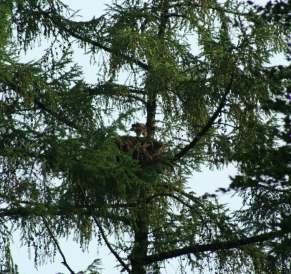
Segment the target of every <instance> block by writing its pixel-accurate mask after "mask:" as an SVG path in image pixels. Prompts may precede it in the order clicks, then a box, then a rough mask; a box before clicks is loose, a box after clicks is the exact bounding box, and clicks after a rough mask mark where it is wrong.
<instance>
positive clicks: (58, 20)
mask: <svg viewBox="0 0 291 274" xmlns="http://www.w3.org/2000/svg"><path fill="white" fill-rule="evenodd" d="M34 13H36V14H37V15H41V16H43V17H44V18H46V19H48V20H50V21H51V22H52V23H53V24H54V25H55V27H56V28H57V29H59V30H60V31H62V32H65V33H67V34H69V35H70V36H72V37H74V38H76V39H78V40H80V41H82V42H84V43H87V44H90V45H92V46H94V47H96V48H99V49H102V50H104V51H106V52H108V53H110V54H115V55H117V56H120V57H121V58H123V59H124V60H126V61H128V62H129V63H133V64H135V65H137V66H139V67H140V68H142V69H143V70H149V66H148V65H147V64H146V63H144V62H142V61H140V60H138V59H136V58H135V57H134V56H130V55H127V54H124V53H120V52H116V51H115V50H114V49H112V48H111V47H110V46H108V45H105V44H103V43H101V42H100V41H98V40H94V39H92V38H91V37H90V36H89V35H86V34H84V33H82V31H81V30H82V27H85V29H84V30H85V31H86V30H87V28H88V26H90V25H92V24H93V23H94V22H97V21H98V19H93V20H91V21H87V22H78V21H73V20H70V19H67V18H64V17H62V16H61V15H59V14H57V13H56V12H55V11H54V12H51V11H49V10H48V11H44V10H42V9H41V8H40V7H39V8H38V11H34ZM93 25H94V24H93ZM92 29H93V28H92ZM80 33H82V34H80Z"/></svg>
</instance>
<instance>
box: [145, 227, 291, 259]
mask: <svg viewBox="0 0 291 274" xmlns="http://www.w3.org/2000/svg"><path fill="white" fill-rule="evenodd" d="M287 233H290V231H287V230H286V231H285V230H278V231H273V232H269V233H264V234H261V235H257V236H253V237H246V238H242V239H236V240H231V241H223V242H213V243H211V244H202V245H191V246H187V247H184V248H180V249H175V250H171V251H166V252H160V253H158V254H153V255H150V256H147V257H146V259H145V261H146V264H152V263H154V262H158V261H163V260H167V259H172V258H176V257H179V256H183V255H187V254H190V253H193V254H198V253H201V252H216V251H219V250H226V249H233V248H239V247H241V246H244V245H249V244H254V243H260V242H265V241H268V240H272V239H274V238H276V237H280V236H283V235H284V234H287Z"/></svg>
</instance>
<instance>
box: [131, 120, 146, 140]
mask: <svg viewBox="0 0 291 274" xmlns="http://www.w3.org/2000/svg"><path fill="white" fill-rule="evenodd" d="M130 130H131V131H134V132H135V134H136V136H137V137H141V136H142V137H147V136H148V131H147V126H146V125H145V124H142V123H135V124H132V125H131V129H130Z"/></svg>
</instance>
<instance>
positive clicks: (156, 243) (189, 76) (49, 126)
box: [0, 0, 291, 274]
mask: <svg viewBox="0 0 291 274" xmlns="http://www.w3.org/2000/svg"><path fill="white" fill-rule="evenodd" d="M278 7H279V8H278ZM281 7H283V8H281ZM0 13H1V17H0V18H1V19H0V20H1V21H0V22H1V32H0V44H1V47H0V71H1V73H0V88H1V97H0V98H1V101H0V107H1V110H2V111H1V120H0V122H1V124H0V130H1V145H0V148H1V150H0V154H1V169H0V171H1V185H0V187H1V195H0V199H1V200H0V202H1V209H0V220H1V226H0V229H1V246H2V247H5V248H1V249H2V250H3V251H4V253H3V256H1V257H2V258H3V259H2V260H3V263H2V264H3V265H4V264H5V265H6V266H7V267H6V268H7V270H5V271H10V272H8V273H15V272H16V271H17V269H15V266H14V264H13V262H12V260H11V259H12V258H11V255H10V251H9V243H10V240H11V237H12V236H13V234H12V233H13V231H15V230H18V231H20V233H21V236H22V240H23V242H24V244H25V245H27V246H32V247H33V248H34V249H35V262H36V263H38V262H39V261H40V260H41V259H42V258H43V256H45V257H48V258H52V257H53V256H54V255H55V254H56V251H57V252H59V253H60V254H61V256H62V258H63V263H64V265H65V266H66V267H67V269H68V271H69V272H70V273H75V272H74V270H72V269H71V267H70V266H69V264H68V263H67V260H66V257H65V254H63V252H62V249H61V246H60V245H59V243H58V238H59V237H62V236H68V235H70V234H72V233H74V234H75V235H77V240H78V241H79V242H80V243H81V244H82V245H83V246H86V245H87V244H88V243H89V242H90V240H91V239H92V237H93V236H94V235H96V234H97V235H99V236H100V245H102V244H104V245H106V246H107V247H108V248H109V250H110V251H111V253H112V255H113V256H114V257H115V258H116V260H117V262H118V265H119V267H120V270H121V271H126V272H128V273H132V274H143V273H146V272H147V271H152V273H160V270H161V268H162V266H163V263H164V262H165V261H166V260H170V259H173V258H182V259H183V260H185V262H186V263H185V265H186V264H188V265H189V266H190V267H191V268H192V269H196V270H197V269H198V270H202V269H205V267H208V268H209V269H213V271H218V272H219V273H225V272H231V273H241V272H246V271H252V272H254V273H287V272H286V271H287V270H288V269H290V247H289V246H290V240H291V239H290V236H291V235H290V233H291V225H290V224H291V222H290V220H291V219H290V218H291V217H290V212H291V211H290V203H291V202H290V201H291V199H290V186H291V185H290V159H291V157H290V146H289V143H290V117H289V114H290V72H291V69H290V66H283V65H280V66H272V65H271V64H270V58H272V57H273V56H274V54H277V53H286V54H287V55H288V35H290V28H288V27H287V24H288V22H289V21H288V20H287V19H286V18H289V17H290V4H289V3H285V2H276V3H273V4H272V3H271V4H267V5H266V7H259V6H254V5H253V4H252V3H251V2H250V1H249V3H246V2H242V1H236V0H227V1H225V2H223V3H221V1H216V0H207V1H198V0H197V1H187V0H183V1H182V0H181V1H177V0H170V1H165V0H151V1H140V0H130V1H129V0H124V1H117V2H114V3H113V4H112V5H111V6H110V7H108V10H107V11H106V12H105V13H104V15H103V16H101V17H99V18H92V19H91V20H89V21H77V19H75V16H74V15H75V13H74V12H73V11H72V10H71V9H70V7H69V6H66V5H65V4H63V3H62V2H61V1H59V0H50V1H38V0H16V1H11V0H4V1H1V4H0ZM274 14H275V15H276V16H272V15H274ZM288 16H289V17H288ZM283 19H284V20H283ZM44 38H46V39H50V40H49V41H50V42H51V43H50V45H49V47H48V49H47V51H46V53H45V54H44V56H43V57H42V58H41V59H39V60H37V61H33V62H29V63H21V62H20V61H19V52H23V51H26V50H27V49H28V48H29V47H31V46H33V43H34V42H36V41H38V39H44ZM193 44H194V45H197V49H199V51H198V53H197V54H194V53H193V46H191V45H193ZM74 45H75V46H76V45H77V46H78V47H80V48H82V49H84V54H85V53H86V54H89V55H90V56H92V58H95V64H96V68H97V70H96V71H98V72H99V75H101V77H100V79H97V80H96V83H94V84H88V83H86V82H85V81H84V80H83V74H82V70H81V68H80V67H79V66H78V65H77V64H74V63H73V61H72V52H73V49H74V47H73V46H74ZM289 50H290V48H289ZM101 57H102V58H103V59H102V60H104V61H103V62H101V61H100V60H101ZM124 74H126V75H127V76H128V77H127V80H126V81H122V79H123V77H122V75H124ZM284 96H285V97H284ZM283 121H285V122H283ZM142 122H144V125H143V124H142ZM139 127H140V128H139ZM134 131H135V132H134ZM229 164H235V165H237V167H238V170H239V173H238V175H237V176H235V177H234V178H232V183H231V185H230V187H229V189H221V190H220V191H221V192H227V191H235V192H236V193H238V194H239V195H242V196H243V198H244V207H243V208H242V209H241V210H237V211H235V212H231V211H229V210H228V209H227V208H226V206H225V205H222V204H220V203H219V201H218V199H217V197H216V195H215V194H209V195H204V196H202V197H201V196H199V195H196V194H195V193H193V192H191V191H187V188H186V184H187V176H189V175H190V174H191V173H192V172H193V171H195V170H199V169H200V168H201V167H202V166H208V167H215V168H223V167H225V166H227V165H229ZM109 234H113V235H114V236H115V239H116V241H115V242H114V244H113V243H112V242H111V241H113V239H111V238H110V239H109V238H108V235H109ZM276 256H279V257H276ZM278 258H280V260H278ZM98 262H99V261H96V264H92V265H91V266H90V267H89V268H88V272H90V271H91V273H97V272H96V271H97V270H96V267H95V266H96V265H98ZM183 265H184V264H183ZM184 269H185V268H184ZM94 271H95V272H94ZM284 271H285V272H284Z"/></svg>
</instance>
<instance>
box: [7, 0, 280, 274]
mask: <svg viewBox="0 0 291 274" xmlns="http://www.w3.org/2000/svg"><path fill="white" fill-rule="evenodd" d="M64 2H65V3H67V4H69V5H70V7H71V8H72V9H74V10H80V11H79V14H80V15H81V16H83V18H84V20H86V19H90V18H92V17H93V16H95V17H98V16H99V15H101V14H102V11H103V10H104V8H106V4H107V3H110V1H109V0H98V1H96V0H82V1H80V0H66V1H64ZM256 2H258V3H259V2H260V3H264V2H266V1H263V0H262V1H256ZM42 49H43V46H40V47H36V48H34V49H33V50H32V51H30V52H28V53H27V55H26V56H23V57H22V58H23V60H26V61H29V60H32V59H34V60H35V59H37V58H39V57H40V56H41V53H42ZM75 60H76V62H78V63H79V64H80V65H81V66H83V68H84V71H85V74H86V80H88V81H92V82H94V80H95V79H96V69H94V66H92V65H91V64H90V59H89V57H88V56H85V55H84V54H83V52H82V51H81V50H78V51H77V53H76V54H75ZM275 61H276V60H275ZM235 173H236V170H235V168H234V167H229V168H226V169H224V170H220V171H218V170H214V171H210V170H208V169H203V170H202V172H200V173H195V174H194V175H193V176H192V177H191V178H190V180H189V182H190V184H189V186H190V187H191V189H192V190H193V191H195V192H197V193H199V194H203V193H205V192H210V193H211V192H213V191H215V190H216V189H217V188H218V187H226V186H228V184H229V181H230V179H229V176H230V175H234V174H235ZM222 201H223V202H224V203H229V204H230V206H231V207H232V208H235V209H237V208H239V207H240V205H241V203H240V200H239V199H238V198H236V199H231V197H229V196H226V197H223V200H222ZM19 243H20V241H19V235H15V238H14V242H13V246H12V252H13V256H14V258H15V263H16V264H17V265H18V266H19V270H20V273H21V274H56V273H58V272H60V273H68V272H67V270H66V268H65V267H64V266H63V265H62V264H61V261H62V259H61V257H60V256H59V254H57V256H56V257H55V261H54V262H48V263H46V264H44V265H43V266H41V267H39V268H38V269H35V268H34V262H33V256H30V258H28V250H27V248H26V247H21V246H20V244H19ZM60 245H61V247H62V250H63V253H64V254H65V255H66V259H67V260H68V263H69V265H70V266H71V267H72V269H73V270H74V271H76V272H78V271H81V270H84V269H86V267H87V266H88V265H89V264H90V263H91V262H92V261H93V260H94V259H96V258H100V259H102V268H103V271H102V273H110V274H117V273H120V272H119V271H118V270H117V269H116V268H115V267H114V266H115V265H116V261H114V259H113V257H112V256H111V255H110V253H109V251H108V250H107V249H106V248H105V247H104V248H101V249H100V247H98V248H97V239H94V240H93V241H92V242H91V243H90V245H89V248H88V252H82V250H81V248H80V246H79V245H78V244H76V243H74V242H73V241H72V239H62V240H60ZM31 253H32V255H33V252H31ZM176 266H177V265H176V264H175V263H171V264H169V265H167V272H166V273H170V274H174V273H178V272H176V271H175V268H176ZM189 273H191V272H189Z"/></svg>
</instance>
